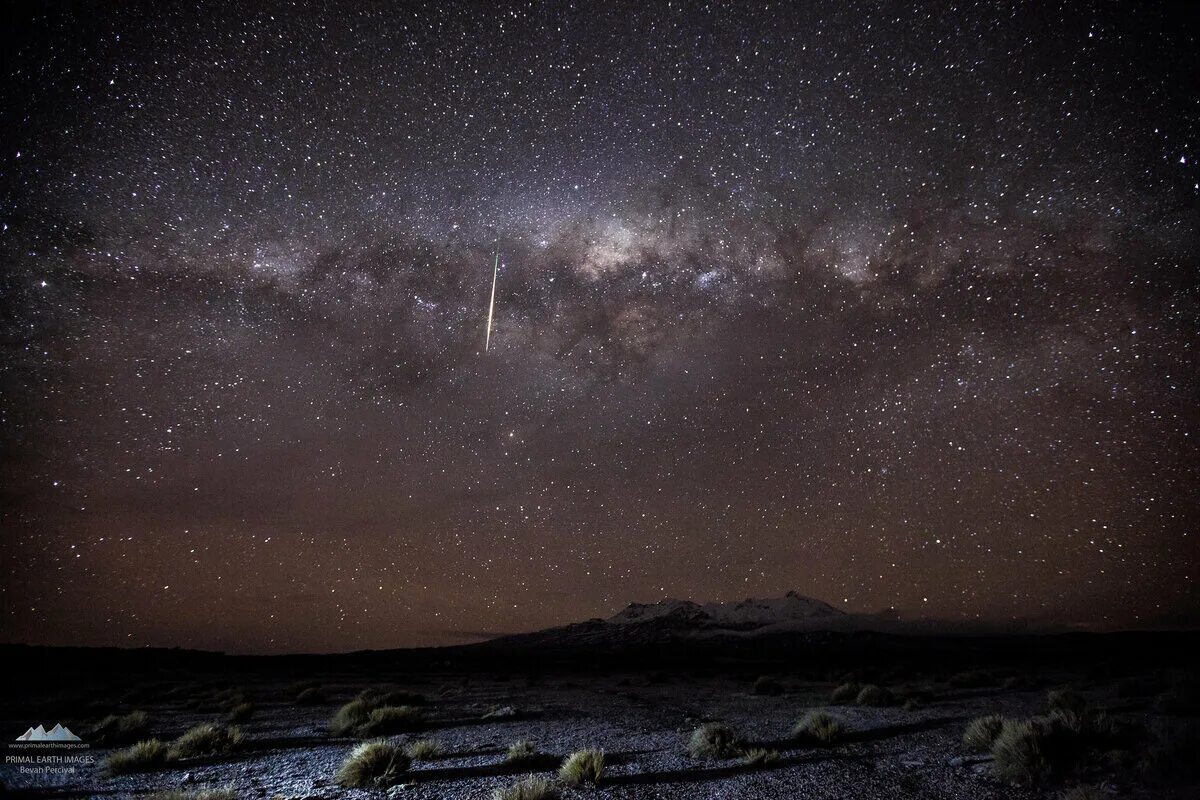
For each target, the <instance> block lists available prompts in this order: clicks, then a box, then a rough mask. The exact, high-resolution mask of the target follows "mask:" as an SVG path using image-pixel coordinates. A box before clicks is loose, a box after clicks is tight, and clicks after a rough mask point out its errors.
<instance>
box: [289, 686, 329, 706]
mask: <svg viewBox="0 0 1200 800" xmlns="http://www.w3.org/2000/svg"><path fill="white" fill-rule="evenodd" d="M324 702H325V693H324V692H323V691H321V687H320V686H309V687H306V688H304V689H301V690H300V691H299V692H298V693H297V694H296V705H298V706H318V705H320V704H321V703H324Z"/></svg>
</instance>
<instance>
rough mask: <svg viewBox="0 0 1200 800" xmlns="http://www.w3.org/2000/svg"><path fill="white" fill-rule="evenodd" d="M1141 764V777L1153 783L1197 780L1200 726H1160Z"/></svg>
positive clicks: (1185, 724)
mask: <svg viewBox="0 0 1200 800" xmlns="http://www.w3.org/2000/svg"><path fill="white" fill-rule="evenodd" d="M1152 734H1153V737H1154V738H1153V741H1152V742H1151V743H1150V745H1149V747H1147V748H1146V752H1145V754H1144V755H1143V756H1142V760H1141V765H1140V766H1141V770H1142V773H1143V774H1144V775H1145V776H1146V777H1147V778H1149V779H1150V780H1151V781H1153V782H1155V783H1187V782H1191V781H1194V780H1196V779H1197V778H1198V777H1200V762H1198V761H1197V759H1196V754H1197V753H1200V723H1196V722H1191V721H1189V722H1178V721H1171V722H1161V723H1159V724H1158V725H1156V726H1155V727H1154V728H1153V730H1152Z"/></svg>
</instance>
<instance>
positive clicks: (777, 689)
mask: <svg viewBox="0 0 1200 800" xmlns="http://www.w3.org/2000/svg"><path fill="white" fill-rule="evenodd" d="M754 693H755V694H761V695H766V696H768V697H776V696H778V695H781V694H783V684H782V683H780V682H779V681H777V680H775V679H774V678H772V677H770V676H768V675H763V676H762V677H761V678H759V679H758V680H756V681H755V682H754Z"/></svg>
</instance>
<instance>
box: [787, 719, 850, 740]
mask: <svg viewBox="0 0 1200 800" xmlns="http://www.w3.org/2000/svg"><path fill="white" fill-rule="evenodd" d="M843 733H845V729H844V728H843V727H842V723H841V722H839V721H838V720H837V719H836V718H835V717H834V716H832V715H831V714H827V713H825V712H824V711H809V712H808V713H807V714H805V715H804V716H803V717H801V718H800V721H799V722H797V723H796V724H795V725H794V726H793V727H792V738H793V739H795V740H796V741H798V742H802V743H804V744H808V745H819V746H828V745H832V744H834V743H836V742H837V741H838V740H839V739H841V738H842V734H843Z"/></svg>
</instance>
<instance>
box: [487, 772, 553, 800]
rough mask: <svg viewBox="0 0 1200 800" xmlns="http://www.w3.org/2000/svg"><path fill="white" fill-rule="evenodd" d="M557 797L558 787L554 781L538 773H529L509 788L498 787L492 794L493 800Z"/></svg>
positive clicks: (537, 799)
mask: <svg viewBox="0 0 1200 800" xmlns="http://www.w3.org/2000/svg"><path fill="white" fill-rule="evenodd" d="M556 797H558V788H557V787H555V785H554V783H553V782H552V781H550V780H548V779H547V778H543V777H541V776H538V775H528V776H526V777H524V778H522V779H521V780H519V781H517V782H516V783H514V784H513V785H512V786H509V787H508V788H507V789H497V790H496V791H495V793H494V794H492V800H554V798H556Z"/></svg>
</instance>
